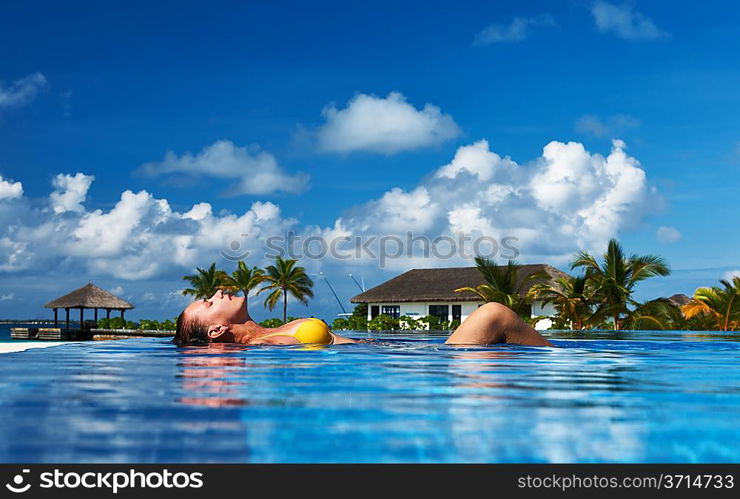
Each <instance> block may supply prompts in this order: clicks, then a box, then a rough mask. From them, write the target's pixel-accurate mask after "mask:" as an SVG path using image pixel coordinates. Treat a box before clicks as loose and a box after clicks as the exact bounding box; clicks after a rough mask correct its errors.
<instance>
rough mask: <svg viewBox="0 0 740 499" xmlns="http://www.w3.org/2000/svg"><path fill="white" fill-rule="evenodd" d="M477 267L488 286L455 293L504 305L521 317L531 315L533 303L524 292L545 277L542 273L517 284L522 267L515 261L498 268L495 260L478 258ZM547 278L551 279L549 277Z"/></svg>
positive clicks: (476, 260) (476, 258) (476, 259)
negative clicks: (536, 279)
mask: <svg viewBox="0 0 740 499" xmlns="http://www.w3.org/2000/svg"><path fill="white" fill-rule="evenodd" d="M475 266H476V267H478V271H479V272H480V273H481V274H483V278H484V279H485V281H486V284H480V285H478V286H476V287H474V288H473V287H470V286H465V287H462V288H458V289H456V290H455V293H463V292H468V293H473V294H475V295H477V296H478V297H479V298H480V299H481V300H483V301H484V302H497V303H503V304H504V305H506V306H507V307H509V308H510V309H512V310H513V311H514V312H516V313H517V314H519V315H528V314H529V312H530V306H531V303H530V301H529V298H527V296H526V295H525V293H524V291H525V290H526V289H527V286H528V285H530V282H531V280H532V279H535V278H542V277H543V276H542V275H540V273H536V274H532V275H529V276H527V277H525V278H524V279H522V281H521V282H517V281H518V273H519V269H521V265H517V263H516V262H515V261H514V260H509V262H508V263H507V264H506V265H505V266H502V267H498V266H497V265H496V264H495V262H494V261H493V260H491V259H489V258H483V257H480V256H477V257H475ZM547 277H548V278H549V275H548V276H547Z"/></svg>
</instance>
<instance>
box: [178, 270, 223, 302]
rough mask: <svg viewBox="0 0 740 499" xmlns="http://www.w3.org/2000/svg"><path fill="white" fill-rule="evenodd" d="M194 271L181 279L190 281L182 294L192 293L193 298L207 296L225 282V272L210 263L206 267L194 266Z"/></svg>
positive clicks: (211, 294) (221, 286)
mask: <svg viewBox="0 0 740 499" xmlns="http://www.w3.org/2000/svg"><path fill="white" fill-rule="evenodd" d="M195 270H196V273H195V274H193V275H186V276H184V277H183V278H182V279H183V280H184V281H188V282H189V283H190V286H191V287H190V288H187V289H184V290H183V291H182V294H183V295H185V296H187V295H194V296H195V299H196V300H197V299H200V298H209V297H211V296H213V295H214V294H215V293H216V291H218V290H219V289H221V288H223V287H224V285H225V284H226V277H227V275H226V272H224V271H223V270H219V269H217V268H216V264H215V263H212V264H211V266H210V267H208V269H205V270H204V269H201V268H196V269H195Z"/></svg>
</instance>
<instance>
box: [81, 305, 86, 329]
mask: <svg viewBox="0 0 740 499" xmlns="http://www.w3.org/2000/svg"><path fill="white" fill-rule="evenodd" d="M83 310H85V309H84V308H82V307H80V329H82V327H83V326H84V324H85V319H84V318H83Z"/></svg>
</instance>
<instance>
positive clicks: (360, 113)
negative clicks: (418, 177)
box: [317, 92, 460, 154]
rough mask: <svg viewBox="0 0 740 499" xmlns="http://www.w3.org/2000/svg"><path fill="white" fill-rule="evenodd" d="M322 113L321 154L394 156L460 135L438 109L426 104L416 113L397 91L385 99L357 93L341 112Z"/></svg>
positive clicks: (332, 109) (332, 107) (450, 121)
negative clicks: (400, 152) (354, 152)
mask: <svg viewBox="0 0 740 499" xmlns="http://www.w3.org/2000/svg"><path fill="white" fill-rule="evenodd" d="M322 114H323V116H324V117H325V118H326V123H325V124H324V125H323V126H322V127H321V128H320V129H319V130H318V132H317V139H318V147H319V149H320V150H322V151H324V152H339V153H348V152H353V151H366V152H375V153H382V154H394V153H397V152H399V151H405V150H412V149H419V148H422V147H429V146H434V145H438V144H441V143H442V142H444V141H446V140H449V139H452V138H454V137H457V136H458V135H459V133H460V128H459V127H458V126H457V124H456V123H455V120H453V119H452V116H450V115H448V114H444V113H442V111H441V110H440V108H439V107H437V106H435V105H432V104H425V105H424V107H423V108H422V109H420V110H417V109H416V108H415V107H414V106H412V105H411V104H409V103H408V102H407V101H406V98H405V97H404V96H403V95H402V94H400V93H398V92H391V93H390V94H388V96H387V97H385V98H381V97H376V96H374V95H367V94H359V95H356V96H355V97H354V98H352V99H351V100H350V101H349V102H348V103H347V107H345V108H344V109H337V108H336V107H334V105H330V106H327V107H326V108H324V110H323V112H322Z"/></svg>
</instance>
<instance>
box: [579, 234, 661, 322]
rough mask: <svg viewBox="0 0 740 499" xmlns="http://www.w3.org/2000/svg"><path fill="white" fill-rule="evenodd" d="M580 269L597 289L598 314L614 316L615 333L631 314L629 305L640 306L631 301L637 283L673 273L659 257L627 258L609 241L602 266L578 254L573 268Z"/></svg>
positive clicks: (615, 242) (619, 247)
mask: <svg viewBox="0 0 740 499" xmlns="http://www.w3.org/2000/svg"><path fill="white" fill-rule="evenodd" d="M579 267H580V268H583V269H585V271H586V275H587V279H588V280H589V281H590V283H591V285H592V286H593V288H594V289H595V290H596V292H595V297H596V299H597V300H598V301H599V308H598V309H597V310H596V312H595V314H598V315H602V314H603V315H608V316H610V317H612V318H613V319H614V329H615V330H617V329H620V328H621V325H622V316H623V315H627V314H629V313H630V309H629V305H638V303H637V302H636V301H634V300H633V299H632V293H633V292H634V290H635V287H636V285H637V283H638V282H640V281H643V280H645V279H648V278H650V277H654V276H667V275H669V274H670V273H671V271H670V269H669V267H668V264H667V263H666V262H665V261H664V260H663V259H662V258H661V257H659V256H656V255H643V256H639V255H631V256H629V257H627V256H625V254H624V250H623V249H622V246H621V245H620V244H619V242H618V241H617V240H616V239H611V240H610V241H609V245H608V247H607V250H606V253H604V255H603V261H602V263H601V264H599V263H598V262H597V261H596V258H594V257H593V256H591V255H590V254H588V253H586V252H585V251H581V252H580V253H578V255H577V256H576V258H575V260H574V261H573V263H572V264H571V269H575V268H579Z"/></svg>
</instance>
